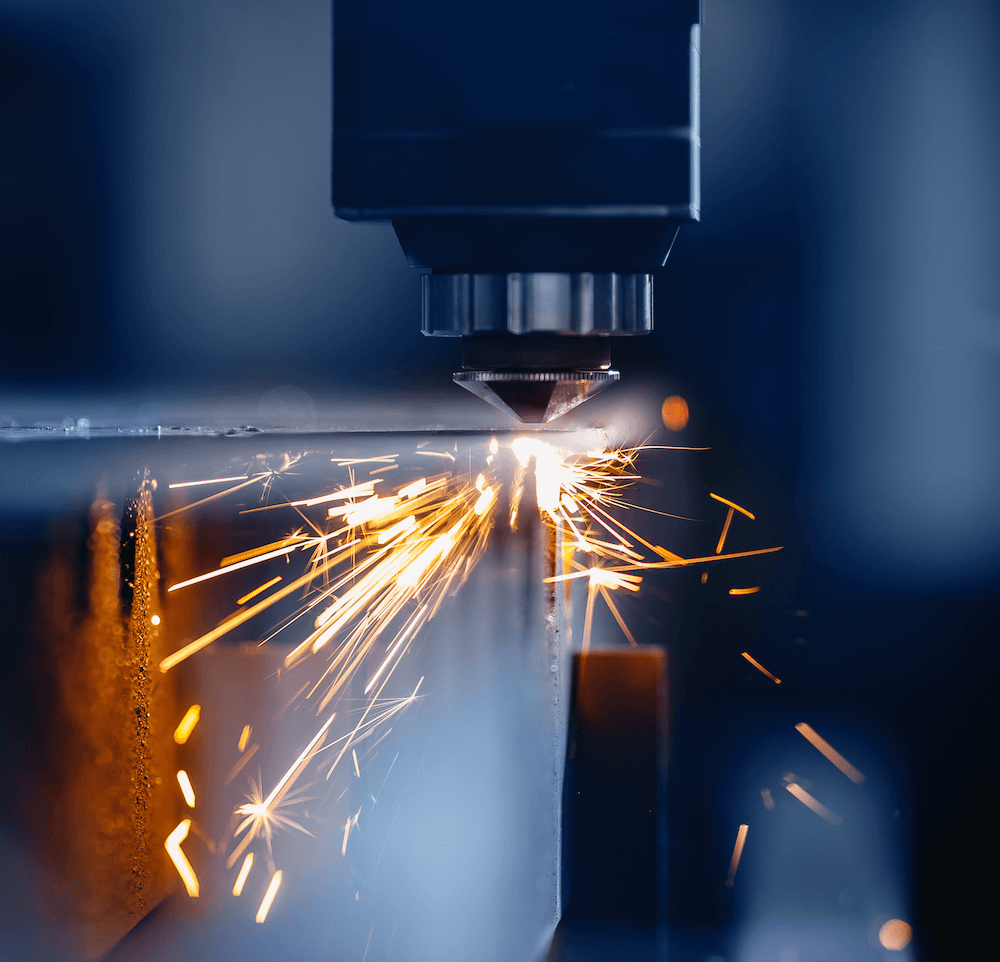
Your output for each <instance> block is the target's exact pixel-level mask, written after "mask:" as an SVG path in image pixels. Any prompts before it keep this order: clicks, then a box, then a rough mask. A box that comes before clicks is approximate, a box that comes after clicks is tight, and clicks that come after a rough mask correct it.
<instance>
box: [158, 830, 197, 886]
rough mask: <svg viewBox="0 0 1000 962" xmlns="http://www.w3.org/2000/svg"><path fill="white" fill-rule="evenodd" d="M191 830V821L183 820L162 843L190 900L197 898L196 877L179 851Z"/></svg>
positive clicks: (189, 864) (185, 857)
mask: <svg viewBox="0 0 1000 962" xmlns="http://www.w3.org/2000/svg"><path fill="white" fill-rule="evenodd" d="M190 828H191V819H189V818H185V819H184V820H183V821H182V822H181V823H180V824H179V825H178V826H177V828H175V829H174V830H173V831H172V832H171V833H170V834H169V835H168V836H167V840H166V841H165V842H164V843H163V847H164V848H165V849H166V850H167V855H169V856H170V861H171V862H173V863H174V868H176V869H177V874H178V875H179V876H180V877H181V881H182V882H183V883H184V888H186V889H187V894H188V895H190V896H191V898H193V899H196V898H198V892H199V887H198V876H197V875H195V874H194V869H193V868H192V867H191V863H190V862H189V861H188V860H187V856H186V855H185V854H184V853H183V852H182V851H181V842H183V841H184V839H186V838H187V836H188V831H189V830H190Z"/></svg>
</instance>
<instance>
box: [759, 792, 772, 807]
mask: <svg viewBox="0 0 1000 962" xmlns="http://www.w3.org/2000/svg"><path fill="white" fill-rule="evenodd" d="M760 797H761V799H762V800H763V802H764V808H766V809H767V810H768V811H769V812H773V811H774V799H773V798H771V789H769V788H762V789H761V790H760Z"/></svg>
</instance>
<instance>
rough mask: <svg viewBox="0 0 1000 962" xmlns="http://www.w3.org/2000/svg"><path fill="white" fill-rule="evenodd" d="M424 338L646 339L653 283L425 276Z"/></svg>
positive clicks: (625, 278) (623, 277)
mask: <svg viewBox="0 0 1000 962" xmlns="http://www.w3.org/2000/svg"><path fill="white" fill-rule="evenodd" d="M421 290H422V306H423V326H422V330H423V332H424V334H427V335H429V336H432V337H458V336H467V335H472V334H480V333H494V332H505V333H509V334H535V333H546V334H577V335H588V334H598V335H600V334H610V335H616V334H619V335H620V334H646V333H648V332H649V331H651V330H652V329H653V275H652V274H617V273H603V274H593V273H588V272H580V273H573V274H569V273H559V274H553V273H520V272H519V273H511V274H424V275H423V277H422V278H421Z"/></svg>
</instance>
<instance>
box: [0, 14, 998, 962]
mask: <svg viewBox="0 0 1000 962" xmlns="http://www.w3.org/2000/svg"><path fill="white" fill-rule="evenodd" d="M704 6H705V11H704V18H703V30H702V78H703V81H702V145H703V146H702V165H703V167H702V175H703V178H702V196H703V202H702V217H703V220H702V223H701V224H699V225H696V226H693V227H690V228H686V229H684V230H683V231H682V232H681V236H680V238H679V239H678V242H677V244H676V245H675V248H674V252H673V254H672V255H671V259H670V262H669V263H668V265H667V266H666V267H665V268H664V269H663V270H662V271H661V272H660V274H659V275H658V276H657V279H656V326H657V330H656V332H655V333H654V334H653V335H651V336H650V337H648V338H644V339H642V340H641V341H638V340H637V342H634V343H622V344H620V345H618V347H617V350H616V355H615V360H616V366H617V367H619V368H620V369H621V370H622V373H623V377H625V378H629V379H634V380H636V381H638V380H641V379H643V378H646V379H649V378H659V379H661V380H666V381H669V383H671V384H672V385H676V386H677V387H678V389H679V390H681V391H682V393H685V395H686V396H688V397H689V398H691V400H692V406H693V408H694V409H695V410H696V414H697V418H699V419H700V423H711V424H713V425H715V427H714V428H713V429H712V430H713V431H715V432H716V433H718V435H719V436H720V437H725V438H728V439H729V440H728V443H730V444H731V445H732V449H731V450H732V452H733V457H734V458H735V459H737V460H740V461H742V462H743V463H744V464H745V465H746V466H747V470H748V471H749V473H750V474H751V475H753V476H754V477H755V478H756V479H757V482H758V483H759V484H760V485H762V486H763V487H764V488H766V489H767V490H768V491H769V492H771V493H772V495H774V496H775V497H776V498H779V499H780V500H781V501H782V502H783V503H784V504H786V505H787V506H788V511H789V514H790V525H791V529H793V530H794V538H795V552H794V553H793V554H790V557H793V556H794V558H795V559H796V560H795V561H794V562H790V563H789V565H790V567H789V569H788V570H785V571H784V573H783V576H782V579H783V580H782V581H781V584H782V587H781V589H780V592H779V593H778V594H779V599H780V600H779V602H776V603H775V605H773V606H772V609H773V610H772V609H766V608H765V609H762V613H763V615H764V616H765V617H764V621H763V623H762V625H761V627H759V629H758V630H759V632H760V644H761V645H762V646H763V647H762V648H761V649H760V650H763V652H764V653H765V654H770V655H772V657H775V658H777V659H778V660H779V661H780V657H781V655H780V652H781V651H782V650H783V649H782V647H781V646H785V647H787V646H788V645H789V644H790V643H791V639H792V637H793V636H798V635H800V634H807V635H808V639H807V640H808V642H809V646H806V647H804V648H803V649H802V650H803V652H805V653H807V654H805V655H803V657H804V658H806V661H805V662H803V663H801V664H803V665H804V667H803V668H802V669H801V670H802V672H803V679H802V680H803V684H802V685H801V686H800V688H799V692H800V694H799V695H793V694H790V693H783V695H782V697H786V698H787V699H788V700H787V701H786V702H784V703H782V704H783V707H781V708H773V707H772V708H770V709H769V708H768V707H767V706H768V705H773V702H772V701H766V699H773V697H774V696H773V693H771V692H767V693H765V692H764V691H763V690H761V691H760V692H759V693H758V692H757V690H756V689H751V688H747V685H746V683H745V681H744V679H743V676H740V679H739V685H737V684H736V682H735V681H734V682H733V684H732V690H731V691H729V690H726V693H727V694H728V695H731V696H732V697H733V698H736V699H737V700H739V699H743V702H741V704H743V706H744V707H745V708H747V710H748V711H749V710H750V709H752V710H753V712H755V713H756V715H757V717H759V718H760V719H763V720H762V721H761V722H760V724H759V725H758V727H756V728H755V727H754V726H753V725H749V726H744V727H742V728H741V729H740V730H739V732H738V734H736V735H734V734H733V731H732V726H728V728H727V726H726V725H725V724H723V721H722V720H720V721H718V726H717V727H718V730H717V731H715V730H713V729H711V728H710V727H708V726H706V725H705V724H704V722H705V720H706V718H707V717H708V713H709V706H710V705H711V704H717V699H718V697H719V696H720V691H719V689H712V691H711V692H710V694H711V696H712V698H715V699H716V702H712V701H711V699H710V698H709V696H708V695H705V698H704V700H703V701H699V700H698V698H697V697H695V696H694V695H692V696H691V697H690V698H688V705H689V707H688V708H686V709H683V705H682V706H681V708H682V709H683V710H684V711H687V712H688V714H687V715H683V713H682V717H680V718H679V725H680V727H679V729H678V733H679V734H678V738H679V739H680V737H681V734H680V733H682V732H683V731H684V730H685V729H684V725H687V726H688V728H689V729H690V730H693V729H696V728H699V726H701V727H700V732H701V735H700V737H701V738H702V739H703V745H704V753H705V756H706V760H705V761H703V762H702V764H705V765H706V766H707V765H708V761H707V758H708V757H709V756H711V754H712V752H713V751H714V750H716V749H718V750H719V751H723V750H724V752H725V753H728V755H727V757H729V758H730V760H731V759H732V758H737V757H739V755H740V745H745V746H750V745H751V744H761V743H762V740H764V739H765V737H766V736H765V733H764V727H766V720H767V719H768V718H770V717H772V716H771V715H768V712H769V711H771V712H772V713H777V714H780V715H781V718H782V719H784V713H788V714H789V717H791V716H792V715H796V718H795V720H799V718H798V717H797V714H796V713H801V710H802V709H804V708H806V707H807V706H808V710H809V712H810V717H817V716H818V717H822V716H823V713H824V712H825V713H826V715H827V716H828V717H829V718H830V719H831V721H830V726H832V727H831V728H830V729H829V730H832V731H833V732H834V733H836V732H837V730H838V728H837V725H841V726H846V727H845V728H844V730H845V731H847V730H856V731H858V732H865V731H867V732H868V733H869V736H868V737H869V744H871V745H873V746H876V748H877V749H878V751H879V752H881V756H880V757H881V758H882V761H881V764H882V765H884V766H885V767H886V770H887V771H888V772H889V776H891V777H889V776H887V783H888V782H892V784H894V785H895V786H896V789H895V791H896V793H897V795H898V796H899V797H900V798H901V799H902V800H903V801H902V802H900V805H899V806H898V807H900V808H902V816H901V818H902V820H903V822H905V825H904V830H903V834H902V836H901V838H902V841H901V842H900V851H902V852H903V853H904V857H903V861H902V863H901V871H902V873H903V875H904V876H905V879H906V881H905V883H901V884H903V889H904V890H905V893H906V894H905V897H904V898H903V905H904V907H906V906H908V907H909V912H910V918H911V920H915V925H916V926H917V937H918V941H917V943H916V946H917V955H916V956H915V957H916V958H922V959H933V958H937V959H946V958H956V959H957V958H970V957H975V954H976V953H977V952H978V946H979V939H980V935H981V934H982V930H981V928H980V927H979V926H981V925H983V924H985V919H986V917H987V915H986V914H984V913H988V911H989V910H988V907H987V901H986V900H987V897H988V895H989V888H990V885H991V883H990V882H989V881H986V882H983V881H980V878H981V877H982V876H981V874H980V873H982V872H984V871H986V872H988V871H989V866H991V865H995V864H996V858H997V856H998V854H1000V853H998V848H997V841H996V838H997V836H996V833H995V831H994V828H993V822H992V821H991V820H992V819H993V818H995V816H996V815H997V814H998V799H1000V789H998V783H997V764H998V757H997V750H998V737H1000V736H998V717H1000V710H998V707H997V704H998V699H997V694H996V692H997V682H998V680H1000V679H998V674H1000V673H998V656H997V653H996V652H997V640H998V628H1000V619H998V608H997V604H996V602H995V600H994V593H995V592H996V589H997V586H998V584H1000V567H998V565H1000V498H998V497H997V489H998V486H1000V484H998V483H1000V417H998V413H1000V267H998V253H1000V106H998V104H1000V8H998V6H997V5H996V4H995V3H993V2H989V0H963V2H960V3H954V2H950V3H949V2H944V0H906V2H904V0H895V2H894V0H869V2H860V0H844V2H839V3H836V4H834V3H819V2H807V3H804V2H793V0H706V3H705V5H704ZM330 47H331V44H330V11H329V3H328V2H327V0H296V2H292V3H279V2H274V0H240V2H235V0H233V2H222V0H213V2H192V0H175V2H171V3H142V4H136V3H129V2H125V0H106V2H99V0H78V2H44V3H41V2H34V3H29V2H12V0H2V2H0V145H2V149H0V326H2V330H3V337H2V341H0V425H3V424H9V423H10V422H11V421H12V420H14V419H15V418H16V417H17V416H18V412H19V411H20V410H22V409H23V408H24V407H25V406H26V405H27V406H30V405H31V404H34V403H36V402H37V401H38V399H39V398H50V399H51V398H65V399H66V400H65V402H64V403H65V406H66V410H67V412H68V413H70V414H71V415H73V416H76V415H77V414H79V413H84V412H85V408H86V404H87V403H91V401H92V399H94V398H101V397H114V398H117V399H124V400H119V401H117V402H116V403H119V404H125V405H126V406H128V407H129V410H130V411H142V410H143V409H144V406H146V409H151V407H153V408H155V406H156V404H158V403H160V401H161V399H162V398H165V397H169V396H175V395H177V394H178V393H181V394H183V393H185V392H188V393H190V394H192V395H195V396H199V397H205V398H208V399H209V402H210V401H211V399H212V398H214V397H217V396H219V395H220V393H222V392H225V393H226V394H227V395H239V396H240V397H243V398H246V399H248V402H252V401H253V400H254V399H257V398H260V397H263V396H266V395H268V392H273V391H274V389H276V388H277V389H280V390H284V391H286V392H287V389H288V386H289V385H293V386H295V388H297V389H299V390H300V391H304V392H306V393H307V394H309V395H310V396H313V397H316V398H323V399H328V398H333V399H335V398H336V396H337V393H338V392H348V393H350V392H353V393H354V394H359V393H360V394H362V395H363V394H364V393H366V392H373V393H377V392H383V391H398V390H404V391H412V392H413V394H414V396H419V395H421V393H425V394H430V395H435V396H436V394H437V393H439V392H441V391H442V390H450V388H447V387H446V388H444V389H442V385H445V386H447V385H448V381H449V379H450V373H451V371H452V370H453V367H454V363H455V358H454V353H455V352H454V347H453V346H452V345H450V344H448V343H442V342H441V341H438V340H434V339H425V338H422V337H421V336H420V334H419V293H418V292H419V281H418V278H417V276H416V274H415V272H410V271H409V270H408V268H407V267H406V265H405V262H404V259H403V256H402V254H401V252H400V250H399V248H398V245H397V243H396V240H395V238H394V236H393V235H392V232H391V230H390V229H389V228H388V227H375V226H364V225H353V224H347V223H344V222H340V221H337V220H336V219H335V218H334V217H333V215H332V211H331V210H330V206H329V195H330V190H329V164H330V161H329V145H330V131H331V121H330V103H331V95H330ZM456 390H457V389H456ZM71 409H72V410H71ZM77 409H79V410H77ZM795 610H808V611H809V612H810V613H811V614H810V618H811V621H810V630H809V632H803V631H801V630H800V628H799V627H798V626H797V625H796V626H792V625H791V623H790V621H789V616H787V614H786V612H788V611H795ZM704 617H705V618H706V619H707V621H706V622H705V625H704V626H703V630H705V631H709V630H719V629H720V625H722V621H720V620H718V619H721V618H722V617H723V616H722V615H718V616H716V615H712V614H711V613H708V614H706V615H705V616H704ZM713 619H716V620H713ZM768 644H770V645H772V646H773V649H769V648H768V647H767V645H768ZM810 646H811V647H810ZM810 658H812V659H814V661H809V659H810ZM761 660H762V661H765V659H763V658H762V659H761ZM765 663H767V662H766V661H765ZM720 685H721V683H720ZM740 686H742V687H740ZM713 710H714V709H713ZM734 711H735V709H734ZM699 713H701V714H699ZM774 717H776V716H774ZM782 724H784V721H783V720H782ZM761 726H764V727H761ZM852 726H853V729H852ZM816 727H817V728H818V727H819V725H818V724H817V726H816ZM796 737H797V736H796ZM858 737H859V738H861V739H862V741H863V740H864V736H862V735H859V736H858ZM831 740H834V739H833V738H831ZM693 743H694V742H693V740H692V741H690V742H683V740H682V744H681V746H680V747H679V749H678V750H679V752H680V751H682V749H683V744H693ZM873 751H875V748H873ZM845 754H846V753H845ZM682 758H683V755H681V756H680V757H679V759H678V763H680V761H681V760H682ZM692 764H693V762H692ZM706 771H709V768H708V767H707V768H706ZM706 777H708V776H706ZM691 807H692V809H695V808H697V806H695V805H693V804H692V806H691ZM730 814H732V817H733V818H735V819H743V820H745V818H744V816H743V815H742V814H739V813H738V812H737V811H736V810H735V809H734V811H733V812H732V813H730ZM692 818H693V819H695V821H697V816H696V814H692ZM709 821H710V820H709ZM706 824H707V821H706ZM725 824H726V825H728V824H729V823H728V822H726V823H725ZM734 824H735V823H734ZM706 831H707V829H706ZM695 834H696V833H695ZM685 844H687V845H689V846H690V848H691V851H692V852H695V851H697V847H698V844H700V843H699V840H698V839H697V838H696V837H695V836H692V837H691V839H689V841H688V842H684V843H679V845H678V851H682V850H683V849H684V845H685ZM712 844H716V843H714V842H713V843H712ZM718 844H719V847H720V849H725V848H726V847H727V846H728V845H731V841H726V842H724V843H718ZM692 857H693V856H692ZM723 857H724V860H725V858H726V857H727V853H726V852H723ZM985 877H986V878H989V876H988V875H987V876H985ZM992 884H995V883H992ZM696 890H697V887H695V889H692V891H696ZM727 897H728V896H727ZM731 910H732V906H731V905H728V904H724V903H723V902H722V897H721V896H720V897H719V900H718V901H716V902H712V901H711V900H709V901H705V900H704V899H701V898H700V897H699V898H694V897H691V898H687V899H686V900H685V899H684V898H683V897H681V898H680V901H679V903H678V905H677V906H675V911H676V912H678V913H680V914H681V915H682V916H683V917H684V918H685V919H686V920H687V921H688V922H691V923H692V924H701V925H704V926H706V927H707V928H709V929H711V928H712V927H713V926H717V925H721V924H723V923H724V922H725V920H726V919H728V918H729V917H730V915H729V914H728V913H730V912H731ZM902 910H903V909H900V911H902ZM977 919H978V920H979V921H978V923H977V922H976V920H977Z"/></svg>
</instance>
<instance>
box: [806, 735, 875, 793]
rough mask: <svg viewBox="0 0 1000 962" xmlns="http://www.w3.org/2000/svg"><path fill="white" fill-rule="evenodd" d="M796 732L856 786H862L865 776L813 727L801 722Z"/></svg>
mask: <svg viewBox="0 0 1000 962" xmlns="http://www.w3.org/2000/svg"><path fill="white" fill-rule="evenodd" d="M795 730H796V731H797V732H798V733H799V734H800V735H802V736H803V738H805V739H806V741H808V742H809V744H810V745H812V746H813V747H814V748H815V749H816V750H817V751H818V752H820V754H822V755H823V756H824V757H825V758H826V759H827V760H828V761H830V762H831V763H832V764H834V765H836V766H837V768H839V769H840V770H841V771H842V772H843V773H844V774H845V775H846V776H847V777H848V778H849V779H850V780H851V781H852V782H854V784H855V785H860V784H861V783H862V782H863V781H864V780H865V776H864V775H862V774H861V772H859V771H858V770H857V769H856V768H855V767H854V766H853V765H852V764H851V763H850V762H849V761H848V760H847V759H846V758H844V756H843V755H841V754H840V752H838V751H837V749H836V748H834V747H833V746H832V745H831V744H830V743H829V742H828V741H827V740H826V739H825V738H820V736H819V735H817V734H816V731H815V730H814V729H813V728H812V726H810V725H807V724H806V723H805V722H799V723H798V724H797V725H796V726H795Z"/></svg>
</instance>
